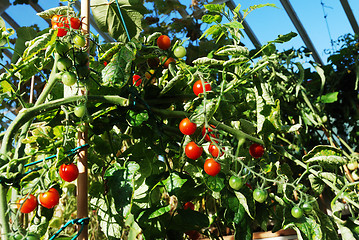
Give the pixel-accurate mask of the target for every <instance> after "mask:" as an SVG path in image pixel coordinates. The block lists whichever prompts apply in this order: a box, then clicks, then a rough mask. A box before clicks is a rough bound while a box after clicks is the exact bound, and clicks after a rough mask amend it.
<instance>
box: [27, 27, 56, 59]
mask: <svg viewBox="0 0 359 240" xmlns="http://www.w3.org/2000/svg"><path fill="white" fill-rule="evenodd" d="M55 40H56V34H55V30H53V29H50V32H48V33H44V34H42V35H40V36H39V37H37V38H35V39H33V40H31V41H29V42H27V43H26V44H27V45H28V46H29V47H27V48H26V49H25V51H24V54H23V59H22V60H23V61H26V60H28V59H30V58H32V57H33V56H34V55H36V54H37V53H38V52H40V51H41V50H43V49H44V48H47V47H48V46H50V45H52V44H54V43H55Z"/></svg>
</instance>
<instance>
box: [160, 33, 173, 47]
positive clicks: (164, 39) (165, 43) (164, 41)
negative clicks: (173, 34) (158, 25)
mask: <svg viewBox="0 0 359 240" xmlns="http://www.w3.org/2000/svg"><path fill="white" fill-rule="evenodd" d="M157 46H158V47H159V48H161V49H162V50H167V49H169V48H170V47H171V39H170V38H169V37H168V36H166V35H161V36H159V37H158V38H157Z"/></svg>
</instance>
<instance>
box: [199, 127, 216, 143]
mask: <svg viewBox="0 0 359 240" xmlns="http://www.w3.org/2000/svg"><path fill="white" fill-rule="evenodd" d="M215 128H216V126H214V125H210V126H209V127H208V128H207V129H206V127H205V126H203V128H202V132H201V133H202V137H204V139H205V140H206V141H207V142H212V139H213V138H218V136H217V135H216V134H214V133H211V134H209V133H210V132H213V130H214V129H215Z"/></svg>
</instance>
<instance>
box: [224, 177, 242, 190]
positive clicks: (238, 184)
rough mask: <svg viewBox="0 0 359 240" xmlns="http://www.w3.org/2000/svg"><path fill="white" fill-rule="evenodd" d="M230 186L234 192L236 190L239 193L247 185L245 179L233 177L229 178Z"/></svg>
mask: <svg viewBox="0 0 359 240" xmlns="http://www.w3.org/2000/svg"><path fill="white" fill-rule="evenodd" d="M228 183H229V186H230V187H231V188H232V189H233V190H236V191H238V190H239V189H241V188H242V187H243V186H244V184H245V181H244V178H243V177H238V176H231V177H230V178H229V181H228Z"/></svg>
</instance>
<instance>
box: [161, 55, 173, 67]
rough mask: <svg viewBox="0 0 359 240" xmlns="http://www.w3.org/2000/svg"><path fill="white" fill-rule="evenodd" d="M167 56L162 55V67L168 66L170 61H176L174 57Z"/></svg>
mask: <svg viewBox="0 0 359 240" xmlns="http://www.w3.org/2000/svg"><path fill="white" fill-rule="evenodd" d="M166 59H167V57H163V58H162V66H163V67H164V68H168V66H169V65H170V63H172V62H174V63H175V62H176V60H175V59H174V58H171V57H170V58H168V59H167V60H166Z"/></svg>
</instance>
